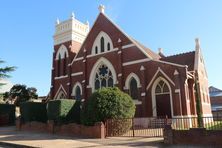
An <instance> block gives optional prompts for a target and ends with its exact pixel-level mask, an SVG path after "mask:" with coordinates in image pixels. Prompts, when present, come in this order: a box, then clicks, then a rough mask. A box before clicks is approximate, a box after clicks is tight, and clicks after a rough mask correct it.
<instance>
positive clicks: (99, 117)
mask: <svg viewBox="0 0 222 148" xmlns="http://www.w3.org/2000/svg"><path fill="white" fill-rule="evenodd" d="M134 114H135V104H134V103H133V100H132V98H131V97H130V96H129V95H128V94H126V93H124V92H122V91H120V90H119V89H118V88H117V87H114V88H102V89H100V90H98V91H96V92H94V93H93V94H92V95H91V96H90V98H89V100H88V102H87V103H86V104H85V106H84V108H83V111H82V114H81V121H82V123H83V124H85V125H94V124H95V123H96V122H100V121H102V122H105V121H106V120H107V119H126V118H132V117H133V116H134ZM127 127H128V125H127Z"/></svg>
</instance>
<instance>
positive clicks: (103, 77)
mask: <svg viewBox="0 0 222 148" xmlns="http://www.w3.org/2000/svg"><path fill="white" fill-rule="evenodd" d="M102 87H113V75H112V72H111V71H110V69H109V68H108V67H107V66H106V65H103V64H102V65H100V66H99V68H98V69H97V71H96V75H95V89H96V90H97V89H99V88H102Z"/></svg>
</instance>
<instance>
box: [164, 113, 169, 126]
mask: <svg viewBox="0 0 222 148" xmlns="http://www.w3.org/2000/svg"><path fill="white" fill-rule="evenodd" d="M165 125H168V116H167V115H166V118H165ZM165 125H164V126H165Z"/></svg>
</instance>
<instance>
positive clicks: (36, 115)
mask: <svg viewBox="0 0 222 148" xmlns="http://www.w3.org/2000/svg"><path fill="white" fill-rule="evenodd" d="M20 113H21V119H22V121H24V122H30V121H38V122H47V110H46V104H45V103H41V102H24V103H21V104H20Z"/></svg>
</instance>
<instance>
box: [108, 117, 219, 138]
mask: <svg viewBox="0 0 222 148" xmlns="http://www.w3.org/2000/svg"><path fill="white" fill-rule="evenodd" d="M165 125H171V127H172V129H174V130H189V129H190V128H198V127H199V128H200V127H202V128H206V129H207V130H222V116H217V117H202V118H198V117H179V118H172V119H168V118H130V119H109V120H107V121H106V136H107V137H114V136H123V137H124V136H126V137H163V129H164V127H165Z"/></svg>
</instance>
